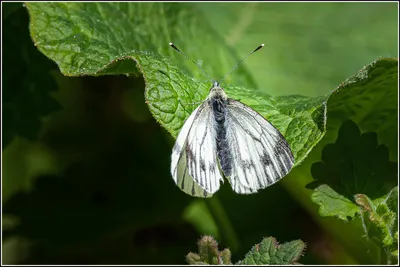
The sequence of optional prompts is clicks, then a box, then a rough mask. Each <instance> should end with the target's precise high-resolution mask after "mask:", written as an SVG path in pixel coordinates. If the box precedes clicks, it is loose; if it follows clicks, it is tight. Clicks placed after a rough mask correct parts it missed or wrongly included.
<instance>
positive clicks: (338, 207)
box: [311, 184, 359, 221]
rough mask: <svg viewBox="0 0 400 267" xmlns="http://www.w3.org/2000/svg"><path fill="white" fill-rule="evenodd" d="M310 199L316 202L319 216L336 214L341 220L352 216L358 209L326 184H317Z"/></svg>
mask: <svg viewBox="0 0 400 267" xmlns="http://www.w3.org/2000/svg"><path fill="white" fill-rule="evenodd" d="M311 199H312V201H313V202H314V203H316V204H318V206H319V214H320V215H321V216H336V217H337V218H339V219H341V220H344V221H347V220H348V218H351V217H354V215H355V214H356V213H357V212H358V210H359V208H358V207H357V205H355V204H354V203H353V202H352V201H350V200H349V199H348V198H346V197H344V196H342V195H340V194H338V193H337V192H336V191H335V190H333V189H332V188H331V187H329V186H328V185H326V184H323V185H320V186H318V187H317V188H316V189H315V190H314V192H313V194H312V196H311Z"/></svg>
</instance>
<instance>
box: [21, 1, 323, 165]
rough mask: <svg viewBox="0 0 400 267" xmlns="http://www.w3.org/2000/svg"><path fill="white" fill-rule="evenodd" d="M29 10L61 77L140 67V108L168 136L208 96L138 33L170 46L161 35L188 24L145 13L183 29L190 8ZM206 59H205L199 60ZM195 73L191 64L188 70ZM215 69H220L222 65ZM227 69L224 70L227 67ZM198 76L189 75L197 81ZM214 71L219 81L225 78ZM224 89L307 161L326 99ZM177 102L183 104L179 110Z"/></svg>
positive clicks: (205, 87) (167, 53)
mask: <svg viewBox="0 0 400 267" xmlns="http://www.w3.org/2000/svg"><path fill="white" fill-rule="evenodd" d="M27 7H28V10H29V13H30V15H31V24H30V29H31V35H32V39H33V40H34V42H35V44H36V45H37V47H38V48H39V49H40V50H41V51H42V52H43V53H44V54H45V55H47V56H48V57H50V58H51V59H53V60H54V61H55V62H56V63H57V64H58V66H59V67H60V70H61V71H62V72H63V73H64V74H65V75H106V74H107V75H109V74H114V75H115V74H128V73H133V72H136V71H137V70H140V72H141V73H142V74H143V76H144V79H145V82H146V92H145V97H146V103H147V104H148V105H149V109H150V111H151V113H152V114H153V116H154V117H155V119H156V120H157V121H158V122H159V123H160V124H161V125H162V126H163V127H165V128H166V129H167V130H168V131H169V132H170V133H171V134H172V135H173V136H177V134H178V132H179V130H180V129H181V127H182V125H183V123H184V121H185V119H186V118H187V117H188V116H189V114H190V113H189V112H187V110H193V109H194V107H195V106H193V105H192V103H197V104H198V103H200V102H201V101H203V100H204V99H205V98H206V96H207V94H208V91H209V88H210V86H211V83H210V82H206V83H205V82H200V81H198V80H195V79H193V78H191V77H189V76H188V75H186V74H184V72H182V71H181V68H180V67H177V66H175V65H174V64H172V62H171V61H170V59H167V57H168V58H171V53H175V54H177V53H176V52H175V51H173V50H172V49H170V48H168V47H166V46H165V47H163V49H160V48H157V47H154V44H153V43H151V42H149V39H146V38H145V39H141V38H139V37H138V35H137V34H139V36H140V34H144V32H150V33H151V34H152V35H154V36H157V38H158V39H159V40H165V45H167V43H168V41H169V40H168V39H167V37H168V38H172V37H176V38H178V40H179V38H180V33H179V32H174V31H176V29H180V30H185V29H186V28H187V27H184V26H182V28H179V27H177V25H174V27H172V25H171V27H169V25H161V24H157V23H161V21H163V20H157V21H153V20H148V19H147V18H146V17H145V16H144V15H145V14H144V13H143V10H144V9H145V8H146V9H148V8H151V9H152V12H154V13H156V14H160V16H162V17H167V16H168V17H173V16H177V15H180V16H184V17H185V18H182V19H181V20H180V21H185V23H188V24H192V23H193V24H195V23H196V22H197V21H201V20H202V18H203V17H202V15H201V13H196V15H190V14H188V13H186V12H188V9H187V8H188V7H189V6H188V5H174V4H159V3H130V4H126V3H124V4H122V3H121V4H115V3H112V4H111V3H63V4H60V3H45V4H44V3H28V4H27ZM185 8H186V9H185ZM189 10H190V8H189ZM71 14H73V16H72V15H71ZM113 14H119V15H118V16H116V17H115V20H114V19H113V20H112V21H111V20H110V21H107V20H104V19H103V18H102V16H106V17H109V16H110V15H113ZM122 14H129V16H130V17H134V18H135V20H134V21H132V20H128V19H126V18H125V17H124V16H123V15H122ZM166 21H167V22H170V23H176V22H175V21H171V20H166ZM132 29H135V30H134V33H132V32H131V31H132ZM166 29H168V31H166ZM169 30H171V31H172V32H169ZM197 31H200V32H197V34H198V35H201V36H202V38H203V41H205V40H207V39H210V40H212V39H213V38H211V36H210V33H208V32H207V31H206V27H205V28H203V27H200V28H199V29H197ZM188 34H189V33H188ZM116 36H118V37H117V38H116ZM185 36H186V34H185ZM173 39H174V38H173ZM204 39H205V40H204ZM214 39H215V38H214ZM60 40H62V42H60ZM211 42H215V47H218V48H217V49H218V50H221V51H225V52H221V53H222V54H224V55H226V57H227V58H230V59H233V60H230V62H232V64H231V65H230V67H232V66H233V65H234V63H233V62H235V61H236V62H237V61H238V59H235V57H233V56H232V55H231V56H228V55H227V53H229V52H230V50H229V49H228V48H227V47H224V46H223V45H221V44H220V43H218V42H217V41H215V40H214V41H211ZM167 48H168V49H169V50H167ZM182 50H184V49H182ZM216 52H218V51H216ZM259 53H260V52H259ZM159 54H163V55H164V56H163V57H162V56H160V55H159ZM208 54H209V53H208ZM174 56H176V55H174ZM178 56H180V55H178ZM172 58H173V57H172ZM206 59H207V58H204V61H206ZM212 62H215V59H214V60H211V59H210V63H211V64H210V65H209V66H210V67H212ZM133 63H135V64H136V66H137V67H135V64H133ZM189 63H191V62H189ZM219 64H221V62H219ZM194 68H195V66H192V67H191V69H194ZM216 69H218V70H221V67H220V66H219V67H218V68H216ZM228 69H229V67H227V68H226V70H228ZM239 69H243V68H239ZM206 70H207V69H206ZM198 71H199V70H197V71H192V73H193V74H195V76H197V75H196V73H197V72H198ZM213 73H215V71H214V72H213ZM217 74H218V75H221V76H222V74H223V73H222V72H218V73H217ZM233 76H234V77H236V76H238V81H239V82H238V84H240V83H243V82H241V81H243V80H246V84H247V85H248V86H249V87H254V83H253V82H252V79H251V78H250V76H249V75H248V74H247V73H246V72H244V70H242V71H239V72H235V75H233ZM225 87H226V91H227V93H228V94H229V96H230V97H231V98H234V99H240V100H241V101H242V102H243V103H245V104H248V105H249V106H251V107H253V108H254V109H255V110H257V111H258V112H260V113H261V114H262V115H263V116H265V117H266V118H267V119H268V120H269V121H270V122H271V123H272V124H274V126H275V127H277V128H278V129H279V130H280V131H281V132H282V133H283V135H284V136H285V137H286V139H287V140H288V142H289V144H290V145H291V148H292V151H293V154H294V156H295V158H296V164H299V163H300V162H301V161H302V160H303V159H304V158H305V157H306V155H307V153H308V152H309V151H310V150H311V149H312V147H313V146H315V145H316V144H317V143H318V141H319V140H320V139H321V138H322V136H323V135H324V132H325V113H326V99H327V97H317V98H309V97H304V96H285V97H271V96H269V95H266V94H264V93H262V92H260V91H257V90H254V89H246V88H243V87H234V86H225ZM180 102H181V103H184V105H185V106H186V107H183V106H182V105H180Z"/></svg>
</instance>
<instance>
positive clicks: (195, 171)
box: [170, 43, 294, 197]
mask: <svg viewBox="0 0 400 267" xmlns="http://www.w3.org/2000/svg"><path fill="white" fill-rule="evenodd" d="M170 45H171V46H172V47H173V48H174V49H175V50H177V51H178V52H180V53H182V52H181V51H180V50H179V49H178V48H176V46H174V45H173V44H172V43H170ZM262 46H263V45H261V46H259V47H258V48H257V49H255V50H254V51H253V52H252V53H254V52H256V51H257V50H259V49H260V48H261V47H262ZM252 53H250V54H249V55H251V54H252ZM249 55H248V56H249ZM246 58H247V57H246ZM246 58H245V59H246ZM189 59H190V58H189ZM242 61H243V60H242ZM192 62H194V61H193V60H192ZM240 62H241V61H240ZM240 62H239V63H238V64H237V65H239V64H240ZM194 63H195V62H194ZM195 64H196V63H195ZM196 65H197V64H196ZM237 65H236V66H235V67H237ZM234 69H235V68H234ZM232 70H233V69H232ZM229 73H230V72H229ZM229 73H228V74H229ZM293 164H294V157H293V154H292V151H291V149H290V146H289V144H288V142H287V141H286V139H285V138H284V137H283V135H282V134H281V133H280V132H279V130H278V129H276V128H275V127H274V126H273V125H272V124H271V123H270V122H268V121H267V120H266V119H265V118H264V117H263V116H262V115H260V114H259V113H258V112H257V111H255V110H254V109H252V108H250V107H249V106H247V105H245V104H243V103H241V102H240V101H237V100H234V99H231V98H228V96H227V94H226V93H225V91H224V89H223V88H222V87H221V86H220V84H219V82H217V81H214V82H213V84H212V86H211V89H210V92H209V94H208V96H207V98H206V99H205V100H204V102H202V103H201V104H200V105H199V106H198V107H197V108H196V109H195V110H194V111H193V112H192V113H191V115H190V116H189V118H188V119H187V120H186V121H185V123H184V125H183V127H182V128H181V130H180V132H179V134H178V137H177V139H176V142H175V145H174V147H173V149H172V155H171V175H172V177H173V179H174V181H175V183H176V185H177V186H178V187H179V188H180V189H181V190H182V191H183V192H185V193H187V194H189V195H191V196H194V197H211V196H212V195H213V194H214V193H216V192H217V191H218V190H219V188H220V185H221V181H222V182H224V177H225V178H226V179H227V180H228V181H229V183H230V185H231V187H232V189H233V191H235V192H236V193H239V194H252V193H256V192H257V191H258V190H260V189H263V188H266V187H268V186H270V185H272V184H274V183H276V182H277V181H279V180H280V179H281V178H282V177H284V176H285V175H286V174H288V173H289V171H290V170H291V168H292V167H293Z"/></svg>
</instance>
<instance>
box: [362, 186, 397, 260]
mask: <svg viewBox="0 0 400 267" xmlns="http://www.w3.org/2000/svg"><path fill="white" fill-rule="evenodd" d="M355 201H356V203H357V204H358V205H359V206H360V207H361V212H366V213H367V214H368V219H369V221H370V222H372V224H373V225H374V226H375V227H376V228H377V230H378V234H377V236H374V232H372V231H369V233H366V235H367V236H369V237H370V238H372V239H375V237H376V239H377V240H379V242H380V245H382V246H383V247H385V248H387V249H388V250H389V253H391V254H393V253H394V252H395V251H396V250H397V244H398V238H397V237H396V235H398V234H396V233H397V231H398V229H397V220H398V186H396V187H395V188H393V190H391V191H390V192H389V193H388V194H387V195H385V196H383V197H382V198H378V199H375V200H374V201H372V200H371V199H370V198H369V197H368V196H366V195H364V194H357V195H356V196H355ZM365 228H367V227H365ZM371 232H372V233H371Z"/></svg>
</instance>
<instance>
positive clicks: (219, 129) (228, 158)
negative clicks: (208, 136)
mask: <svg viewBox="0 0 400 267" xmlns="http://www.w3.org/2000/svg"><path fill="white" fill-rule="evenodd" d="M208 103H209V105H210V106H211V108H212V111H213V117H214V122H215V128H214V129H215V137H216V139H215V141H216V145H217V154H218V159H219V163H220V166H221V169H222V171H223V173H224V175H225V176H230V175H231V172H232V154H231V149H230V147H229V143H228V139H227V135H226V112H227V108H226V107H227V103H228V97H227V95H226V94H225V92H224V89H222V87H220V86H219V84H218V82H214V84H213V87H211V89H210V94H209V97H208Z"/></svg>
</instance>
